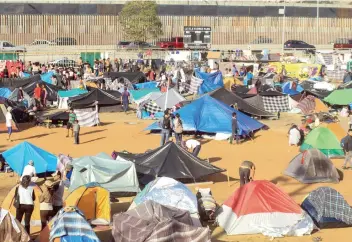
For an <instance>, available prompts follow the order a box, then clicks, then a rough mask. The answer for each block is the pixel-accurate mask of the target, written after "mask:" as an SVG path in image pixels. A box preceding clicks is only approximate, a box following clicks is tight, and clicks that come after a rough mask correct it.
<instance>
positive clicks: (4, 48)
mask: <svg viewBox="0 0 352 242" xmlns="http://www.w3.org/2000/svg"><path fill="white" fill-rule="evenodd" d="M0 52H26V48H25V47H23V46H15V45H13V44H11V43H10V42H8V41H2V40H0Z"/></svg>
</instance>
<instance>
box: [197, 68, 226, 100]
mask: <svg viewBox="0 0 352 242" xmlns="http://www.w3.org/2000/svg"><path fill="white" fill-rule="evenodd" d="M194 72H195V75H196V77H197V78H200V79H202V80H203V83H202V85H200V87H199V90H198V93H199V94H204V93H208V92H211V91H213V90H215V89H218V88H220V87H223V86H224V82H223V80H222V74H221V72H220V71H218V72H214V73H205V72H201V71H200V69H199V68H198V69H195V70H194Z"/></svg>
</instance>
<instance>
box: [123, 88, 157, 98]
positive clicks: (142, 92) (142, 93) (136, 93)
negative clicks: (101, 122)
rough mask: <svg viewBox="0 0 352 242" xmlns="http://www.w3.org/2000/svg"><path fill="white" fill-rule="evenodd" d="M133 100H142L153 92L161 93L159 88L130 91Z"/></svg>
mask: <svg viewBox="0 0 352 242" xmlns="http://www.w3.org/2000/svg"><path fill="white" fill-rule="evenodd" d="M129 92H130V94H131V96H132V98H133V100H138V99H141V98H142V97H144V96H146V95H148V94H149V93H152V92H160V90H159V88H145V89H141V90H129Z"/></svg>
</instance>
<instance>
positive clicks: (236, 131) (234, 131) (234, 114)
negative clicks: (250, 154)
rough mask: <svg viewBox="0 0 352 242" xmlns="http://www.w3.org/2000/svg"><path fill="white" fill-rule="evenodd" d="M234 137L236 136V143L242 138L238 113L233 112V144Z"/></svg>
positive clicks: (231, 139)
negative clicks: (240, 136)
mask: <svg viewBox="0 0 352 242" xmlns="http://www.w3.org/2000/svg"><path fill="white" fill-rule="evenodd" d="M234 137H236V143H237V144H239V143H240V138H239V130H238V122H237V115H236V113H232V134H231V137H230V144H232V142H233V138H234Z"/></svg>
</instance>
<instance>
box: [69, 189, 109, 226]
mask: <svg viewBox="0 0 352 242" xmlns="http://www.w3.org/2000/svg"><path fill="white" fill-rule="evenodd" d="M64 204H65V207H67V206H71V207H72V206H76V207H78V208H79V209H80V210H81V211H82V212H83V213H84V215H85V217H86V219H87V220H91V221H90V222H91V223H92V224H95V225H108V224H110V221H111V207H110V193H109V191H108V190H106V189H105V188H102V187H100V186H96V184H86V185H84V186H80V187H78V188H77V189H76V190H74V191H72V192H71V193H70V194H69V195H68V196H67V198H66V200H65V203H64Z"/></svg>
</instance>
